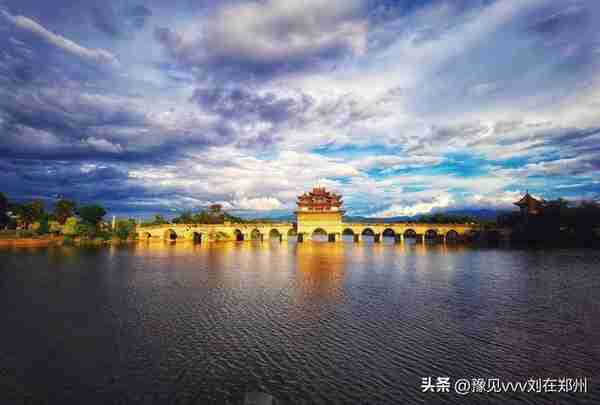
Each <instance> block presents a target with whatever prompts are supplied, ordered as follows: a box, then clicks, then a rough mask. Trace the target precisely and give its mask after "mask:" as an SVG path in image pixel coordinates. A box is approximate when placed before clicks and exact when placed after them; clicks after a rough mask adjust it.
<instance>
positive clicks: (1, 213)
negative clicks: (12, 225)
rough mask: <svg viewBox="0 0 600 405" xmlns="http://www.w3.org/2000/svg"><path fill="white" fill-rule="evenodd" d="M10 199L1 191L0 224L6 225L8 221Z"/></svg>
mask: <svg viewBox="0 0 600 405" xmlns="http://www.w3.org/2000/svg"><path fill="white" fill-rule="evenodd" d="M7 211H8V199H7V198H6V196H5V195H4V194H2V193H0V226H5V225H6V224H7V223H8V216H7V215H6V212H7Z"/></svg>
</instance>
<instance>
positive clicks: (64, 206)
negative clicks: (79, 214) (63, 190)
mask: <svg viewBox="0 0 600 405" xmlns="http://www.w3.org/2000/svg"><path fill="white" fill-rule="evenodd" d="M74 212H75V203H74V202H73V201H69V200H65V199H60V200H58V201H57V202H56V204H55V206H54V216H56V220H57V221H58V222H59V223H60V224H61V225H64V224H65V221H66V220H67V218H69V217H72V216H73V213H74Z"/></svg>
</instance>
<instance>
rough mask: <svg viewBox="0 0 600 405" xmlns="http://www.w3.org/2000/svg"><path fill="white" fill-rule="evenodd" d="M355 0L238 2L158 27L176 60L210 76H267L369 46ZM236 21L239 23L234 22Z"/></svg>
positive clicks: (364, 22)
mask: <svg viewBox="0 0 600 405" xmlns="http://www.w3.org/2000/svg"><path fill="white" fill-rule="evenodd" d="M362 9H363V5H362V4H361V2H360V1H357V0H332V1H327V2H324V1H319V0H309V1H303V2H298V3H295V2H281V1H277V0H267V1H265V2H234V3H232V4H225V5H224V6H223V7H222V8H220V9H218V10H216V11H215V12H214V14H212V15H210V16H208V18H199V20H200V21H191V22H189V24H186V25H185V26H184V27H183V29H180V30H174V29H172V28H168V27H161V28H158V29H156V31H155V37H156V39H157V40H158V41H159V42H160V43H162V44H163V45H164V46H165V48H166V49H167V51H168V52H169V53H170V54H171V55H172V56H173V57H174V58H175V59H176V60H177V62H178V63H180V64H182V65H185V66H189V67H196V68H199V69H200V70H201V71H202V74H203V75H206V76H209V77H210V76H214V75H217V76H223V75H230V76H234V77H250V78H255V77H259V78H268V76H270V75H272V74H276V73H282V72H290V71H298V70H302V69H306V68H308V67H310V66H311V65H316V64H319V63H320V62H322V61H335V60H336V59H338V58H341V57H343V56H345V55H360V54H363V53H364V52H365V51H366V47H367V34H368V22H367V20H366V19H365V18H364V17H363V16H361V14H360V12H361V11H362ZM233 21H235V23H232V22H233Z"/></svg>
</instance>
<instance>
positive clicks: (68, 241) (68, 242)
mask: <svg viewBox="0 0 600 405" xmlns="http://www.w3.org/2000/svg"><path fill="white" fill-rule="evenodd" d="M73 242H74V240H73V237H71V236H65V237H64V238H63V245H66V246H71V245H73Z"/></svg>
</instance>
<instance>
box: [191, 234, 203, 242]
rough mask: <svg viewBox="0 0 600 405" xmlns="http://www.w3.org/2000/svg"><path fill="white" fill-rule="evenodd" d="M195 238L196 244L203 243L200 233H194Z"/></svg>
mask: <svg viewBox="0 0 600 405" xmlns="http://www.w3.org/2000/svg"><path fill="white" fill-rule="evenodd" d="M193 237H194V242H196V243H200V242H202V234H201V233H200V232H194V233H193Z"/></svg>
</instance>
